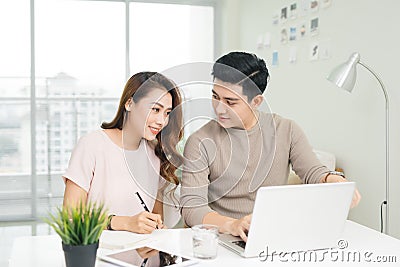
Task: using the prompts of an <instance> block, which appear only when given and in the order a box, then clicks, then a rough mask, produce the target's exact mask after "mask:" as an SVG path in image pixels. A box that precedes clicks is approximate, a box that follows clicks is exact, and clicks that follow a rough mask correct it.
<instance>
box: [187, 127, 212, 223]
mask: <svg viewBox="0 0 400 267" xmlns="http://www.w3.org/2000/svg"><path fill="white" fill-rule="evenodd" d="M183 155H184V164H183V170H182V188H181V197H180V205H181V212H182V216H183V219H184V221H185V223H186V224H187V225H188V226H193V225H196V224H201V223H202V222H203V218H204V216H205V215H206V214H207V213H209V212H212V211H213V210H212V209H211V208H210V207H209V206H208V186H209V184H210V181H209V174H210V169H209V164H208V162H209V161H208V155H207V151H206V149H205V147H204V144H203V143H202V140H201V139H200V138H199V137H197V136H196V135H195V134H194V135H192V136H190V137H189V138H188V140H187V142H186V144H185V150H184V153H183Z"/></svg>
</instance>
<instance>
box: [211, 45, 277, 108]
mask: <svg viewBox="0 0 400 267" xmlns="http://www.w3.org/2000/svg"><path fill="white" fill-rule="evenodd" d="M212 75H213V76H214V79H215V78H217V79H219V80H222V81H224V82H228V83H232V84H239V85H242V86H243V94H244V95H246V96H247V98H248V101H251V100H252V99H253V98H254V97H255V96H256V95H259V94H263V93H264V91H265V89H266V87H267V82H268V78H269V73H268V69H267V66H266V64H265V61H264V60H263V59H261V58H258V57H257V56H256V55H255V54H250V53H246V52H230V53H229V54H226V55H224V56H222V57H220V58H219V59H217V61H216V62H215V63H214V66H213V71H212Z"/></svg>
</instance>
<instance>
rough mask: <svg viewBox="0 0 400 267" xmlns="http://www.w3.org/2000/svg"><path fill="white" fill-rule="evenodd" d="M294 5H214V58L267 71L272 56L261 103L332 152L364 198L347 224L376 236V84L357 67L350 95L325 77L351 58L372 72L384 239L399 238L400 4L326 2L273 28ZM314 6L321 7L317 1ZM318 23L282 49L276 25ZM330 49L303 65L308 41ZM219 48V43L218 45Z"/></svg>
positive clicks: (254, 0)
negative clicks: (260, 44)
mask: <svg viewBox="0 0 400 267" xmlns="http://www.w3.org/2000/svg"><path fill="white" fill-rule="evenodd" d="M293 2H297V3H299V2H300V1H296V0H290V1H288V0H281V1H265V0H250V1H249V0H247V1H244V0H239V1H234V2H230V1H229V0H225V1H221V3H220V7H221V8H222V9H221V13H218V14H217V15H219V16H220V18H218V19H219V20H220V21H222V22H224V23H222V24H219V25H220V27H221V29H219V30H220V31H221V34H222V32H223V35H222V36H221V37H220V40H219V41H220V43H219V45H218V46H217V47H216V48H217V49H218V50H217V56H219V55H221V54H223V53H226V52H228V51H231V50H244V51H250V52H254V53H256V54H257V55H259V56H260V57H262V58H264V59H266V60H267V62H268V65H269V66H271V60H272V51H273V50H278V51H279V56H280V65H279V66H278V67H270V70H271V82H270V84H269V88H268V92H267V93H266V97H267V99H268V102H269V104H270V105H271V109H272V110H273V112H276V113H279V114H281V115H283V116H286V117H289V118H292V119H294V120H295V121H297V122H298V123H299V124H300V125H301V126H302V128H303V129H304V131H305V132H306V134H307V136H308V138H309V140H310V142H311V143H312V145H313V146H314V147H315V148H318V149H321V150H326V151H329V152H332V153H334V154H335V155H336V157H337V165H338V166H339V167H342V168H343V169H344V170H345V173H346V174H347V176H348V177H349V178H350V179H351V180H354V181H356V182H357V186H358V188H359V190H360V192H361V194H362V196H363V199H362V202H361V203H360V205H359V206H358V207H357V208H356V209H354V210H352V211H351V214H350V218H351V219H353V220H354V221H357V222H359V223H361V224H364V225H366V226H369V227H372V228H375V229H379V227H380V216H379V215H380V203H381V202H382V200H383V199H384V198H385V195H384V193H385V139H384V137H385V113H384V97H383V94H382V92H381V89H380V87H379V84H378V83H377V81H376V80H374V78H373V76H372V75H371V74H370V73H368V72H367V71H366V70H365V69H364V68H362V67H361V66H359V67H358V79H357V83H356V87H355V89H354V91H353V93H352V94H348V93H347V92H344V91H342V90H340V89H337V88H336V87H334V85H332V84H330V83H329V82H328V81H327V80H326V79H325V77H326V76H327V74H328V73H329V71H330V70H331V69H332V68H333V67H334V66H336V65H337V64H339V63H341V62H342V61H345V60H347V58H348V57H349V55H350V54H351V53H352V52H354V51H358V52H359V53H360V54H361V60H362V61H363V62H364V63H366V64H367V65H369V66H370V67H372V68H373V69H374V70H375V71H376V72H378V73H379V74H380V76H381V78H382V79H383V81H384V83H385V85H386V89H387V91H388V94H389V97H390V116H391V117H390V124H391V125H390V126H391V128H390V137H391V139H390V157H391V160H390V202H389V204H390V206H389V207H390V219H389V233H390V234H391V235H393V236H396V237H400V227H399V225H400V177H399V175H398V172H399V171H398V166H399V165H398V162H400V149H399V148H400V138H398V136H399V135H400V119H399V117H400V116H399V114H400V110H399V104H400V91H399V89H398V88H399V86H400V75H398V73H397V69H398V67H397V63H398V62H399V52H398V49H399V47H400V37H399V35H398V34H397V31H398V30H397V27H398V25H399V22H400V19H399V10H400V2H399V1H396V0H385V1H372V0H352V1H345V0H332V5H331V6H330V7H329V8H327V9H321V8H320V10H319V11H318V12H317V13H313V14H312V15H311V14H310V15H307V16H305V17H303V18H297V19H296V20H290V19H288V21H287V22H286V24H284V25H282V24H279V25H278V26H274V25H272V15H273V12H274V11H275V10H278V9H279V10H280V9H281V8H282V7H284V6H289V5H290V4H292V3H293ZM320 2H321V1H320ZM315 16H318V17H319V35H317V36H313V37H311V36H309V35H308V36H307V37H305V38H304V39H302V40H297V41H294V42H290V41H289V42H288V44H284V45H283V44H281V43H280V42H279V38H280V36H279V32H280V30H281V28H282V27H283V26H285V27H289V26H290V25H298V24H299V23H300V22H301V21H303V20H305V21H306V22H307V24H309V21H310V19H311V18H313V17H315ZM266 32H271V36H272V40H271V41H272V44H271V45H272V46H271V48H262V49H258V48H257V45H256V43H257V38H258V36H259V35H260V34H265V33H266ZM327 40H330V44H331V58H330V59H327V60H317V61H313V62H310V61H309V58H308V57H309V56H308V53H309V46H310V44H311V43H312V42H314V41H320V42H321V41H323V42H324V41H327ZM217 41H218V39H217ZM290 46H296V47H297V51H298V55H297V63H295V64H290V63H289V62H288V56H289V47H290Z"/></svg>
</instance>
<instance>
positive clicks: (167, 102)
mask: <svg viewBox="0 0 400 267" xmlns="http://www.w3.org/2000/svg"><path fill="white" fill-rule="evenodd" d="M180 104H181V96H180V94H179V89H178V88H177V86H176V85H175V84H174V83H173V82H172V81H171V80H169V79H168V78H166V77H165V76H163V75H162V74H160V73H155V72H140V73H137V74H135V75H133V76H132V77H131V78H130V79H129V80H128V82H127V83H126V85H125V89H124V91H123V93H122V96H121V99H120V103H119V107H118V111H117V114H116V116H115V118H114V119H113V120H112V121H111V122H110V123H103V124H102V125H101V127H102V128H103V130H98V131H95V132H92V133H90V134H88V135H86V136H84V137H82V138H81V139H80V140H79V142H78V144H77V146H76V147H75V149H74V151H73V152H72V155H71V159H70V162H69V167H68V169H67V172H66V173H65V175H64V176H63V178H64V181H65V185H66V187H65V193H64V206H71V205H72V206H74V205H77V203H79V202H80V201H82V202H83V203H86V202H87V201H88V200H91V201H96V202H102V203H104V204H105V207H106V208H107V210H108V213H109V214H110V216H109V221H108V226H107V228H108V229H110V230H111V229H112V230H125V231H131V232H135V233H151V232H152V231H153V230H154V229H156V228H162V227H163V224H162V215H163V212H162V211H163V203H162V191H163V189H164V188H165V187H166V186H167V181H168V182H170V183H173V184H175V185H178V183H179V180H178V178H177V177H176V175H175V170H176V169H177V167H178V166H179V165H180V164H181V157H180V155H179V154H178V152H177V151H176V144H177V143H178V142H179V141H180V139H181V138H182V135H183V128H182V110H181V107H180ZM171 112H172V113H171ZM170 113H171V114H170ZM172 163H174V164H172ZM136 192H139V194H140V195H141V197H142V199H143V201H144V203H145V204H146V206H147V207H148V209H149V210H150V211H152V212H146V211H144V209H143V207H142V205H141V201H140V200H139V199H138V195H137V194H136ZM156 196H157V197H156Z"/></svg>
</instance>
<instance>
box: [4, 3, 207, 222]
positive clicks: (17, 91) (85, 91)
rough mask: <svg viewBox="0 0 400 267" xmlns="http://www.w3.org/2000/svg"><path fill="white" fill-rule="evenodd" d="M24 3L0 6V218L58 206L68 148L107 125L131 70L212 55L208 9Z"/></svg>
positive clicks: (36, 214)
mask: <svg viewBox="0 0 400 267" xmlns="http://www.w3.org/2000/svg"><path fill="white" fill-rule="evenodd" d="M157 2H160V1H157ZM175 2H176V1H175ZM32 3H33V4H34V6H31V1H29V0H18V1H1V2H0V34H1V36H2V42H1V45H0V58H1V60H0V92H1V93H0V221H5V220H17V219H36V218H40V217H42V216H43V215H45V214H46V213H47V212H48V211H49V210H50V209H52V208H53V207H55V206H57V205H60V204H61V202H62V197H63V191H64V184H63V181H62V179H61V175H62V173H63V172H64V171H65V169H66V167H67V165H68V161H69V157H70V155H71V151H72V149H73V147H74V146H75V144H76V142H77V140H78V139H79V138H80V137H81V136H82V135H84V134H86V133H88V132H89V131H92V130H95V129H99V126H100V124H101V122H102V121H109V120H111V119H112V117H113V116H114V113H115V111H116V108H117V105H118V99H119V96H120V94H121V92H122V90H123V87H124V84H125V82H126V80H127V78H128V77H129V76H130V75H131V74H133V73H135V72H137V71H143V70H154V71H163V70H165V69H168V68H171V67H174V66H175V65H178V64H183V63H188V62H193V61H212V59H213V53H214V52H213V43H214V41H213V27H214V26H213V8H212V7H210V6H189V5H179V4H160V3H148V1H146V3H139V2H137V1H135V2H131V3H128V2H125V1H59V0H35V1H33V2H32ZM127 11H128V12H127ZM31 12H32V13H33V14H34V19H33V17H31ZM126 15H128V16H129V17H126ZM32 26H33V27H32ZM31 37H32V38H33V39H31ZM31 40H34V42H31Z"/></svg>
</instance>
